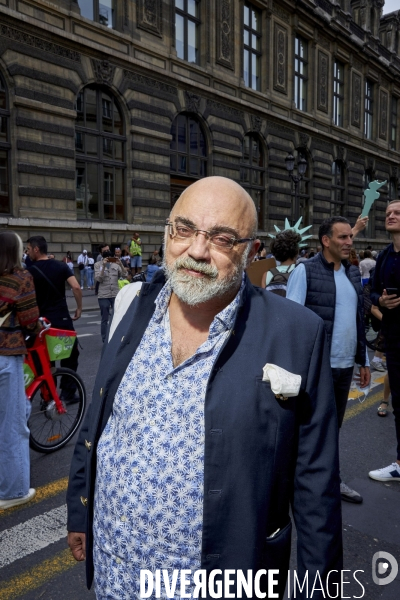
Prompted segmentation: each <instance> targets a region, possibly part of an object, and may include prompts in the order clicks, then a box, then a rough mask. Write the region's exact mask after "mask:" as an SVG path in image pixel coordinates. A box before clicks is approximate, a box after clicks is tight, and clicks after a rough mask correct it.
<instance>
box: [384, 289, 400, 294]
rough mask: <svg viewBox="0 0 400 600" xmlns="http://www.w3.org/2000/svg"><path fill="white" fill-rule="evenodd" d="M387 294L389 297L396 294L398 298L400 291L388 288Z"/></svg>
mask: <svg viewBox="0 0 400 600" xmlns="http://www.w3.org/2000/svg"><path fill="white" fill-rule="evenodd" d="M386 293H387V295H388V296H391V295H392V294H396V296H398V295H399V290H398V289H397V288H386Z"/></svg>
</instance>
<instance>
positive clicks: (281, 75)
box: [274, 23, 288, 94]
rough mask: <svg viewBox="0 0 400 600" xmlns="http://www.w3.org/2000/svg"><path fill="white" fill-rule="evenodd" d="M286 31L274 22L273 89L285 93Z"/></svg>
mask: <svg viewBox="0 0 400 600" xmlns="http://www.w3.org/2000/svg"><path fill="white" fill-rule="evenodd" d="M287 48H288V32H287V29H286V27H283V26H282V25H280V24H279V23H275V24H274V90H276V91H278V92H282V93H284V94H287V60H288V52H287Z"/></svg>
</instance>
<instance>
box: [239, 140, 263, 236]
mask: <svg viewBox="0 0 400 600" xmlns="http://www.w3.org/2000/svg"><path fill="white" fill-rule="evenodd" d="M240 184H241V185H242V186H243V187H244V188H245V189H246V190H247V192H248V193H249V194H250V196H251V197H252V198H253V200H254V204H255V205H256V209H257V214H258V228H259V229H264V197H265V165H264V152H263V149H262V145H261V141H260V138H259V137H258V135H256V134H254V133H248V134H247V135H245V136H244V138H243V141H242V160H241V162H240Z"/></svg>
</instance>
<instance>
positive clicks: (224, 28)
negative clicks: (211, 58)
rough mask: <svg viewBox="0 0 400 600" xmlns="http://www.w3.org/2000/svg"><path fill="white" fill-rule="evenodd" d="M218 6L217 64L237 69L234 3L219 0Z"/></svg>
mask: <svg viewBox="0 0 400 600" xmlns="http://www.w3.org/2000/svg"><path fill="white" fill-rule="evenodd" d="M216 6H217V29H216V33H217V63H219V64H220V65H223V66H224V67H228V68H229V69H232V70H233V69H234V68H235V43H234V41H235V40H234V35H235V31H234V12H235V11H234V1H233V0H219V2H217V4H216Z"/></svg>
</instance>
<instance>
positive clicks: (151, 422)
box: [150, 419, 156, 427]
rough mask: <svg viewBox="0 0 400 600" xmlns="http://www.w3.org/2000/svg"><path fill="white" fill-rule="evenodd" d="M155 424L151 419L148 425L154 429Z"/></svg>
mask: <svg viewBox="0 0 400 600" xmlns="http://www.w3.org/2000/svg"><path fill="white" fill-rule="evenodd" d="M155 424H156V422H155V421H154V419H152V420H151V421H150V425H151V426H152V427H154V425H155Z"/></svg>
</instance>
